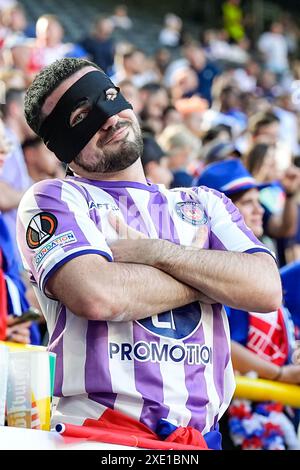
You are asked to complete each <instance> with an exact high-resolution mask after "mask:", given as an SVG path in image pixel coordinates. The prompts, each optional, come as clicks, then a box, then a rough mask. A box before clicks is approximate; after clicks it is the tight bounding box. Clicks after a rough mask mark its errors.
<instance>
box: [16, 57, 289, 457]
mask: <svg viewBox="0 0 300 470" xmlns="http://www.w3.org/2000/svg"><path fill="white" fill-rule="evenodd" d="M25 114H26V118H27V121H28V123H29V125H30V126H31V128H32V129H33V130H34V131H35V132H36V133H37V134H39V135H40V136H41V137H42V138H43V140H44V142H45V143H46V145H47V146H48V148H49V149H50V150H52V151H53V152H54V153H55V154H56V156H57V157H58V158H59V159H60V160H61V161H63V162H65V163H66V164H68V165H69V166H70V168H71V169H72V170H73V172H74V176H72V177H68V178H65V179H62V180H60V179H56V180H45V181H43V182H40V183H38V184H35V185H34V186H33V187H32V188H30V190H29V191H28V192H27V193H26V195H25V196H24V198H23V199H22V202H21V204H20V208H19V215H18V240H19V246H20V250H21V252H22V258H23V262H24V265H25V267H26V269H27V270H28V272H29V273H30V275H31V279H32V280H33V282H34V288H35V290H36V293H37V296H38V298H39V300H40V303H41V307H42V310H43V312H44V314H45V317H46V320H47V325H48V329H49V338H50V340H49V349H50V350H52V351H54V352H56V354H57V368H56V377H55V395H56V396H59V397H61V398H60V401H59V405H58V408H57V415H55V416H54V417H53V423H55V422H57V420H58V421H63V422H65V423H81V424H85V420H86V419H87V418H90V419H96V420H97V426H98V429H99V426H101V420H105V421H106V428H107V423H108V427H109V428H110V430H112V431H113V429H114V428H113V427H112V425H111V426H110V423H113V422H114V423H116V414H117V416H118V419H120V421H121V422H122V423H121V424H122V429H123V430H124V429H125V428H126V427H127V429H128V430H129V431H130V435H132V434H134V435H136V434H137V435H138V433H139V431H143V436H144V437H145V435H147V436H148V437H149V439H152V440H153V438H154V437H155V436H156V435H155V434H154V433H156V434H157V435H158V436H159V437H160V438H165V437H166V436H167V434H170V433H172V431H174V430H175V429H176V428H178V429H177V434H176V436H177V438H176V439H177V442H179V443H178V444H176V443H174V442H170V444H169V445H170V447H171V448H177V447H176V445H181V444H182V443H184V442H189V443H192V445H194V446H195V447H197V448H205V447H207V445H208V446H209V447H210V448H214V449H218V448H220V435H219V433H218V424H217V421H218V419H219V418H220V417H221V416H222V414H223V413H224V411H225V409H226V407H227V406H228V404H229V402H230V399H231V397H232V394H233V390H234V377H233V372H232V366H231V361H230V344H229V336H228V325H227V316H226V313H225V311H224V309H223V308H222V303H225V304H226V305H230V306H232V307H233V308H239V309H241V310H246V309H248V311H259V312H264V311H265V312H270V311H272V310H275V309H276V308H277V306H278V305H279V304H280V301H281V288H280V282H279V277H278V273H277V269H276V264H275V263H274V260H273V259H272V256H270V253H269V251H268V249H267V248H265V247H264V246H263V245H262V244H261V243H260V242H259V241H258V240H257V239H256V238H255V237H254V235H253V234H252V233H251V232H250V231H249V229H248V228H247V227H246V226H245V225H244V223H243V221H242V219H241V217H240V214H239V213H238V212H237V209H236V208H235V207H234V206H233V204H232V203H231V202H230V201H229V200H228V199H226V198H225V196H223V195H222V194H220V193H216V192H213V191H210V190H209V189H208V188H201V187H200V188H198V187H196V188H192V189H191V190H190V191H184V190H182V191H178V190H175V191H169V190H167V189H166V188H165V187H164V186H163V185H155V184H151V182H149V181H147V180H146V177H145V174H144V172H143V168H142V163H141V159H140V156H141V151H142V145H141V134H140V129H139V125H138V121H137V118H136V117H135V115H134V113H133V111H132V109H131V106H130V104H129V103H128V102H127V101H126V100H125V99H124V98H123V96H122V94H121V92H120V91H119V90H118V89H117V88H116V87H115V86H114V84H113V83H112V82H111V81H110V79H109V78H108V77H107V76H106V75H105V74H104V73H103V72H102V71H101V70H99V69H98V68H97V67H96V66H95V65H94V64H91V63H90V62H87V61H83V60H80V59H62V60H60V61H57V62H56V63H54V64H52V65H50V66H49V67H47V68H46V69H44V70H43V71H42V72H41V73H40V74H39V75H38V76H37V77H36V79H35V80H34V82H33V83H32V85H31V87H30V88H29V90H28V91H27V94H26V99H25ZM122 238H123V240H122ZM124 238H125V239H124ZM250 253H251V254H250ZM266 273H267V275H268V283H265V282H264V281H263V280H264V279H265V277H266ZM253 292H255V295H253ZM118 413H122V416H121V415H119V414H118ZM132 419H133V420H135V422H139V423H136V430H135V431H133V430H132V429H133V421H132ZM86 424H87V423H86ZM89 424H91V421H89ZM187 426H189V427H188V428H187ZM182 428H184V430H182ZM118 431H120V430H118ZM123 432H124V431H123ZM185 439H186V440H185ZM127 442H128V441H127ZM163 444H164V446H167V445H168V444H167V443H166V442H164V443H163ZM157 445H158V446H162V443H158V444H157ZM174 446H175V447H174ZM159 448H162V447H159ZM163 448H166V447H163ZM185 448H191V447H188V445H187V446H186V447H185Z"/></svg>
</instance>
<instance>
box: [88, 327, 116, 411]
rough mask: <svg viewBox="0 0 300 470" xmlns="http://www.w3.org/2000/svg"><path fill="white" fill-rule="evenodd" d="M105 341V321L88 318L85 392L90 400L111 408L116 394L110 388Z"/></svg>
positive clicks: (106, 337) (106, 341)
mask: <svg viewBox="0 0 300 470" xmlns="http://www.w3.org/2000/svg"><path fill="white" fill-rule="evenodd" d="M107 343H108V327H107V323H106V322H104V321H92V320H89V322H88V328H87V334H86V362H85V388H86V392H87V393H88V394H89V398H91V399H92V400H94V401H97V402H98V403H101V404H103V405H105V406H108V407H109V408H113V406H114V402H115V400H116V396H117V395H116V393H113V389H112V383H111V376H110V371H109V363H108V352H107V348H108V346H107Z"/></svg>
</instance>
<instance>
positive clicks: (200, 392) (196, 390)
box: [184, 323, 211, 431]
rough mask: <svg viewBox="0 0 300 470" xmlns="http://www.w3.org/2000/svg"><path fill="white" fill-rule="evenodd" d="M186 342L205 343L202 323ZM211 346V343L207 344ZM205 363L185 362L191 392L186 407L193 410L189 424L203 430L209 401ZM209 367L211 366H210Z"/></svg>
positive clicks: (186, 381) (187, 382)
mask: <svg viewBox="0 0 300 470" xmlns="http://www.w3.org/2000/svg"><path fill="white" fill-rule="evenodd" d="M184 343H185V344H186V343H188V344H195V345H200V347H201V346H202V345H204V332H203V326H202V323H201V324H200V326H199V328H198V331H197V333H195V334H194V335H193V336H192V337H190V338H188V339H186V340H185V341H184ZM206 346H208V347H210V346H211V345H206ZM205 367H206V366H205V365H204V364H202V363H200V364H187V360H186V362H185V367H184V369H185V384H186V388H187V390H188V392H189V397H188V400H187V402H186V407H187V408H188V409H189V410H190V411H191V416H192V417H191V420H190V422H189V426H193V427H194V428H196V429H198V430H199V431H203V429H204V427H205V420H206V405H207V403H208V402H209V397H208V391H207V385H206V380H205V377H204V370H205ZM208 367H211V365H210V366H208Z"/></svg>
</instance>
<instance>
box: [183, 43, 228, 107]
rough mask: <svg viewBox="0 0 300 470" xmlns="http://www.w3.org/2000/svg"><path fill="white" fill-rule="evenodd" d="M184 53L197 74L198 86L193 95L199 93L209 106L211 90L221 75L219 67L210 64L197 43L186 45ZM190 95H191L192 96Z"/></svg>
mask: <svg viewBox="0 0 300 470" xmlns="http://www.w3.org/2000/svg"><path fill="white" fill-rule="evenodd" d="M183 53H184V56H185V58H186V59H187V61H188V63H189V64H190V66H191V68H192V69H193V70H194V71H195V72H196V73H197V77H198V86H197V88H196V89H195V90H193V92H192V93H191V94H195V93H198V94H199V95H200V96H201V97H202V98H205V99H206V100H207V101H208V102H209V104H211V102H212V95H211V89H212V84H213V81H214V79H215V77H217V76H218V75H219V74H220V71H219V69H218V67H217V66H216V65H215V64H214V63H213V62H208V60H207V59H206V56H205V52H204V49H203V48H202V47H201V45H200V44H199V43H197V42H195V41H191V42H189V43H187V44H185V45H184V47H183ZM191 94H190V95H191Z"/></svg>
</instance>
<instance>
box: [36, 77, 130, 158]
mask: <svg viewBox="0 0 300 470" xmlns="http://www.w3.org/2000/svg"><path fill="white" fill-rule="evenodd" d="M110 88H113V89H115V90H117V91H118V93H117V96H116V98H115V99H114V100H108V99H107V97H106V91H107V90H108V89H110ZM84 100H87V102H88V104H89V106H90V110H89V112H88V114H87V116H86V117H85V119H83V121H82V122H79V123H78V124H77V125H76V126H74V127H71V126H70V117H71V114H72V112H73V111H74V110H75V108H76V105H78V104H79V103H80V102H82V101H84ZM124 109H132V106H131V104H130V103H128V101H126V100H125V98H124V97H123V96H122V94H121V93H119V88H117V87H115V85H114V84H113V83H112V82H111V81H110V79H109V78H108V77H107V76H106V75H105V74H104V73H103V72H101V71H95V72H89V73H87V74H86V75H84V76H83V77H82V78H80V79H79V80H78V81H77V82H75V83H74V85H72V86H71V88H69V90H67V91H66V93H64V95H63V96H62V97H61V98H60V100H59V101H58V103H57V104H56V106H55V108H54V109H53V111H52V112H51V113H50V114H49V116H47V118H46V119H45V120H44V122H43V124H42V125H41V127H40V130H39V135H40V137H42V139H43V141H44V142H45V144H46V146H47V147H48V148H49V149H50V150H52V152H54V153H55V155H56V156H57V158H58V159H59V160H61V161H62V162H65V163H70V162H71V161H72V160H73V159H74V158H75V157H76V155H78V154H79V152H80V151H81V150H82V149H83V148H84V147H85V146H86V144H87V143H88V142H89V141H90V139H91V138H92V137H93V136H94V135H95V134H96V132H97V131H98V130H99V129H100V128H101V127H102V126H103V124H104V123H105V122H106V121H107V119H108V118H109V117H111V116H113V115H115V114H118V113H120V112H121V111H123V110H124Z"/></svg>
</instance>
